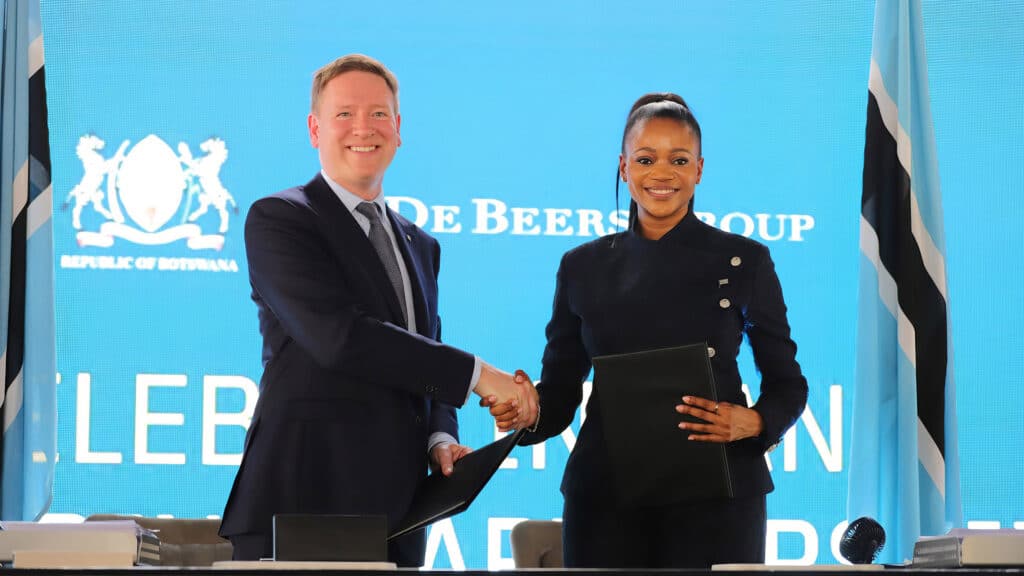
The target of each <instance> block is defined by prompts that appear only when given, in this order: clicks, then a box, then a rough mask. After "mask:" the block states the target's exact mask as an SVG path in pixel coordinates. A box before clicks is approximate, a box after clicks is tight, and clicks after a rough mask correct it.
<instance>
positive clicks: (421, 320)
mask: <svg viewBox="0 0 1024 576" xmlns="http://www.w3.org/2000/svg"><path fill="white" fill-rule="evenodd" d="M387 214H388V218H389V219H390V220H391V229H392V230H393V231H394V232H395V241H396V242H398V251H399V252H400V253H401V254H402V258H403V259H404V260H405V270H406V272H408V274H409V282H411V283H412V286H410V289H411V291H412V300H413V308H414V309H415V314H416V331H417V332H419V333H420V334H422V335H424V336H427V337H430V336H432V335H431V334H430V333H429V328H428V324H427V302H426V294H424V292H423V286H425V285H426V284H425V282H424V277H423V274H424V271H423V263H422V262H420V258H417V257H416V256H417V255H418V254H419V253H420V252H419V250H417V249H422V247H421V246H416V245H415V244H416V242H417V238H416V235H415V234H413V231H412V230H409V229H408V228H406V223H405V222H404V221H403V219H402V218H399V217H398V215H397V214H395V212H394V211H392V210H391V208H388V209H387ZM410 226H411V224H410ZM431 273H433V272H432V271H431Z"/></svg>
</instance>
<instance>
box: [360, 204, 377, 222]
mask: <svg viewBox="0 0 1024 576" xmlns="http://www.w3.org/2000/svg"><path fill="white" fill-rule="evenodd" d="M356 212H359V213H360V214H362V215H363V216H366V217H367V218H369V219H370V222H374V221H376V220H380V207H378V206H377V204H376V203H375V202H361V203H360V204H359V206H356Z"/></svg>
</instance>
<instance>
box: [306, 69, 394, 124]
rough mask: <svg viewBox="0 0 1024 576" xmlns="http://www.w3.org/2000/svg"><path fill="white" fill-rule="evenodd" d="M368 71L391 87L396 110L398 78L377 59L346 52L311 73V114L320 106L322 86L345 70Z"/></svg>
mask: <svg viewBox="0 0 1024 576" xmlns="http://www.w3.org/2000/svg"><path fill="white" fill-rule="evenodd" d="M353 71H358V72H369V73H370V74H376V75H377V76H380V77H381V78H383V79H384V82H385V83H386V84H387V85H388V88H389V89H391V94H392V96H394V97H395V112H398V78H396V77H395V75H394V74H393V73H392V72H391V70H388V67H387V66H385V65H384V64H383V63H381V62H380V61H379V60H376V59H374V58H370V57H369V56H367V55H365V54H348V55H345V56H342V57H341V58H338V59H337V60H335V61H334V62H331V63H330V64H328V65H326V66H324V67H323V68H320V69H319V70H317V71H316V73H315V74H313V92H312V94H311V97H310V111H311V112H312V113H313V114H316V113H317V108H318V107H319V106H320V93H321V92H323V89H324V86H327V83H328V82H330V81H331V80H334V79H335V78H337V77H338V76H341V75H342V74H344V73H346V72H353Z"/></svg>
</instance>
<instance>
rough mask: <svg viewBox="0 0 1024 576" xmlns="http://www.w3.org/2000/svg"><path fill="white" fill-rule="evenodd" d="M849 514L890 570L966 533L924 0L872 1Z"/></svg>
mask: <svg viewBox="0 0 1024 576" xmlns="http://www.w3.org/2000/svg"><path fill="white" fill-rule="evenodd" d="M868 92H869V94H868V118H867V130H866V136H865V144H864V187H863V195H862V198H861V220H860V253H861V260H860V286H859V303H858V304H859V317H858V326H857V329H858V333H857V371H856V389H855V392H854V408H853V423H852V439H851V445H850V465H849V501H848V510H847V512H848V515H849V519H850V520H853V519H855V518H858V517H861V516H869V517H873V518H875V519H876V520H878V521H879V523H880V524H881V525H882V527H883V528H885V531H886V536H887V542H886V547H885V549H884V550H883V552H882V554H881V555H880V557H879V560H880V561H883V562H887V563H900V562H904V561H908V560H910V559H911V558H912V556H913V551H914V543H915V542H916V541H917V539H918V538H919V537H920V536H922V535H936V534H942V533H945V532H946V531H947V530H948V529H949V528H951V527H955V526H959V525H960V523H961V506H960V476H959V459H958V457H957V443H956V415H955V414H956V402H955V395H954V394H955V386H954V382H953V348H952V337H951V329H950V325H949V299H948V291H947V288H946V264H945V261H946V259H945V237H944V234H943V220H942V198H941V193H940V188H939V173H938V165H937V162H936V154H935V137H934V133H933V127H932V120H931V111H930V106H929V99H928V72H927V59H926V55H925V41H924V27H923V24H922V20H921V5H920V1H919V0H877V2H876V4H875V26H874V36H873V41H872V53H871V67H870V75H869V81H868Z"/></svg>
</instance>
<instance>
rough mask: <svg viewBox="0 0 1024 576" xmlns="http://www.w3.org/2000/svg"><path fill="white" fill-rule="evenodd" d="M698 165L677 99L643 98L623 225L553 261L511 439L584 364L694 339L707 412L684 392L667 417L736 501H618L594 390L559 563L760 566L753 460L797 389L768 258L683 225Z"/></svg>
mask: <svg viewBox="0 0 1024 576" xmlns="http://www.w3.org/2000/svg"><path fill="white" fill-rule="evenodd" d="M703 169H704V158H703V157H702V156H701V133H700V126H699V125H698V123H697V120H696V119H695V118H694V116H693V114H692V113H691V112H690V109H689V107H688V106H687V105H686V103H685V102H684V101H683V99H682V98H680V97H679V96H677V95H675V94H648V95H645V96H643V97H641V98H640V99H639V100H638V101H637V102H636V103H635V104H634V105H633V108H632V110H631V111H630V113H629V116H628V118H627V121H626V127H625V130H624V132H623V138H622V154H621V156H620V157H619V177H620V178H621V179H622V181H623V182H626V183H627V184H628V187H629V193H630V196H631V197H632V202H631V203H630V212H631V225H630V228H629V230H627V231H626V232H622V233H619V234H612V235H609V236H605V237H603V238H600V239H598V240H595V241H592V242H589V243H587V244H584V245H582V246H579V247H578V248H575V249H573V250H571V251H569V252H568V253H566V254H565V256H564V257H563V258H562V262H561V265H560V267H559V270H558V279H557V287H556V290H555V302H554V307H553V311H552V315H551V321H550V322H549V323H548V326H547V331H546V333H547V346H546V348H545V350H544V358H543V371H542V374H541V382H540V384H539V385H538V391H539V393H540V405H541V415H540V420H539V422H537V428H536V430H535V431H533V432H531V433H529V434H527V435H526V436H525V438H524V441H523V443H527V444H529V443H535V442H540V441H543V440H544V439H546V438H550V437H552V436H555V435H557V434H559V433H560V432H561V431H562V430H564V429H565V428H566V427H567V426H568V425H569V424H570V422H572V420H573V417H574V415H575V413H576V410H577V408H578V407H579V405H580V402H581V400H582V395H583V381H584V379H585V378H586V376H587V375H588V373H589V372H590V368H591V358H593V357H595V356H602V355H607V354H620V353H627V352H637V351H642V350H652V349H658V348H666V347H671V346H678V345H683V344H691V343H695V342H706V343H707V346H708V355H709V356H710V361H711V366H712V371H713V373H714V377H715V380H716V382H717V386H718V397H719V402H713V401H711V400H709V399H706V398H698V397H689V396H688V397H685V398H681V399H680V403H679V405H678V406H675V407H674V409H675V410H676V411H677V412H679V413H680V414H681V415H682V414H686V415H691V416H695V417H696V418H697V419H698V420H699V422H698V423H694V422H682V419H681V418H680V424H679V428H680V429H681V430H680V432H679V433H680V434H685V435H687V437H688V439H689V440H691V441H694V442H718V443H724V444H725V445H726V448H725V449H726V454H727V459H728V463H729V468H730V473H731V476H732V483H733V493H734V497H733V498H728V499H718V500H707V501H687V502H669V503H666V504H663V505H658V506H652V507H636V506H633V507H628V506H627V507H622V506H620V505H618V504H616V498H615V497H614V492H613V490H612V476H611V475H612V472H613V471H612V469H611V463H610V461H609V458H608V448H607V443H606V440H605V438H604V432H603V430H602V423H601V422H600V412H601V411H600V409H599V407H600V404H601V391H600V389H599V388H596V387H595V389H594V391H593V394H592V395H591V396H590V400H589V402H588V404H587V418H586V421H585V422H584V423H583V425H582V427H581V429H580V432H579V436H578V439H577V441H576V445H575V448H574V449H573V452H572V454H571V455H570V457H569V461H568V463H567V464H566V469H565V475H564V477H563V480H562V493H563V495H564V496H565V509H564V514H563V530H564V532H563V537H564V553H565V564H566V566H569V567H592V568H612V567H647V568H665V567H674V568H675V567H678V568H686V567H692V568H706V567H708V566H710V565H712V564H718V563H732V562H763V561H764V547H765V531H766V517H765V494H766V493H768V492H770V491H771V490H772V488H773V486H772V481H771V477H770V476H769V473H768V469H767V466H766V463H765V458H764V454H765V452H766V450H768V449H769V448H770V447H772V446H774V445H775V444H776V443H778V442H779V440H780V439H781V438H782V435H783V433H784V432H785V431H786V430H787V429H788V428H789V427H790V426H791V425H792V424H793V422H794V421H795V420H796V418H797V417H798V416H799V415H800V413H801V412H802V411H803V409H804V404H805V402H806V399H807V383H806V380H805V379H804V377H803V376H802V375H801V372H800V366H799V364H797V361H796V344H794V342H793V340H792V339H791V338H790V333H789V324H788V322H787V320H786V305H785V303H784V302H783V298H782V290H781V287H780V286H779V280H778V277H777V276H776V274H775V267H774V265H773V263H772V260H771V257H770V256H769V254H768V249H767V248H766V247H765V246H763V245H762V244H759V243H757V242H755V241H753V240H750V239H747V238H744V237H742V236H738V235H735V234H730V233H727V232H723V231H721V230H718V229H716V228H714V227H712V226H708V225H706V224H704V223H703V222H701V221H700V220H699V219H698V218H697V217H696V216H695V215H694V214H693V194H694V188H695V186H696V185H697V184H698V183H699V182H700V179H701V175H702V173H703ZM743 335H746V336H747V338H748V339H749V342H750V345H751V348H752V349H753V352H754V360H755V362H756V363H757V367H758V369H759V370H760V372H761V375H762V381H761V392H760V396H759V398H758V400H757V402H756V403H755V404H754V405H753V406H751V407H748V406H747V402H746V399H745V397H744V395H743V392H742V391H741V379H740V374H739V370H738V368H737V364H736V357H737V354H738V352H739V346H740V342H741V340H742V338H743ZM666 409H667V410H671V409H673V408H672V407H671V406H668V407H666ZM616 472H620V471H616ZM626 472H627V473H632V474H644V473H645V471H644V470H631V471H626ZM693 473H694V474H700V473H701V471H700V470H699V469H695V470H693Z"/></svg>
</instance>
